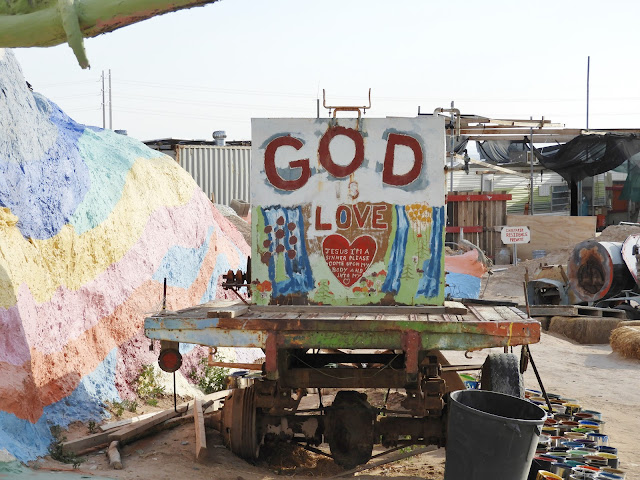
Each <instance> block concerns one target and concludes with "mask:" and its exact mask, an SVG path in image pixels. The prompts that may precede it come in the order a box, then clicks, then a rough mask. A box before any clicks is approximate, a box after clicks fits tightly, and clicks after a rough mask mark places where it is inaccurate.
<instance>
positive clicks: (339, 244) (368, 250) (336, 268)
mask: <svg viewBox="0 0 640 480" xmlns="http://www.w3.org/2000/svg"><path fill="white" fill-rule="evenodd" d="M376 250H377V246H376V241H375V240H374V239H373V237H371V236H369V235H362V236H360V237H358V238H356V239H355V240H354V241H353V243H351V244H349V240H347V239H346V238H344V237H343V236H342V235H339V234H337V233H335V234H333V235H329V236H328V237H327V238H325V239H324V241H323V242H322V253H323V255H324V259H325V261H326V262H327V265H328V266H329V270H331V273H333V275H334V276H335V277H336V278H337V279H338V281H339V282H340V283H342V284H343V285H344V286H345V287H350V286H351V285H353V284H354V283H356V282H357V281H358V280H360V278H362V275H364V272H365V271H366V270H367V268H369V265H371V262H372V261H373V258H374V257H375V254H376Z"/></svg>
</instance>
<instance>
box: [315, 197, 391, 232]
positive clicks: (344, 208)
mask: <svg viewBox="0 0 640 480" xmlns="http://www.w3.org/2000/svg"><path fill="white" fill-rule="evenodd" d="M387 207H388V205H385V204H382V205H371V204H365V203H356V204H354V205H340V206H339V207H338V208H337V209H336V226H337V227H338V228H339V229H341V230H345V229H346V230H349V229H351V227H352V226H354V225H356V226H358V227H359V228H364V227H365V226H368V227H370V228H373V229H376V230H387V228H388V227H389V225H388V224H387V223H386V222H385V220H384V213H385V212H386V210H387ZM315 227H316V230H333V225H332V224H330V223H322V207H321V206H317V207H316V222H315Z"/></svg>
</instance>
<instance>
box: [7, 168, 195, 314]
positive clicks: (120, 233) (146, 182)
mask: <svg viewBox="0 0 640 480" xmlns="http://www.w3.org/2000/svg"><path fill="white" fill-rule="evenodd" d="M196 188H197V186H196V183H195V181H194V180H193V179H192V178H191V176H190V175H189V174H188V173H187V172H186V171H185V170H183V169H182V168H180V167H179V166H178V165H177V164H176V163H175V161H173V160H171V159H170V158H167V157H159V158H154V159H139V160H137V161H136V162H135V163H134V164H133V166H132V167H131V169H130V170H129V172H128V174H127V179H126V182H125V185H124V188H123V190H122V196H121V198H120V200H119V201H118V203H117V204H116V206H115V208H114V209H113V210H112V211H111V213H110V214H109V216H108V217H107V219H106V220H105V221H104V222H102V223H101V224H100V225H98V226H97V227H95V228H93V229H91V230H89V231H87V232H85V233H83V234H82V235H77V234H76V232H75V229H74V228H73V227H72V226H71V225H69V224H67V225H65V226H64V227H63V228H62V229H61V230H60V232H59V233H58V234H57V235H56V236H55V237H52V238H49V239H46V240H33V239H29V240H26V239H25V238H24V237H23V236H22V234H21V233H20V230H18V228H17V227H16V222H17V217H16V216H15V215H13V214H12V213H11V212H10V211H9V209H7V208H2V209H0V237H1V238H2V240H1V242H0V308H9V307H11V306H13V305H15V303H16V292H17V289H18V287H19V286H20V285H22V284H27V286H28V287H29V290H30V291H31V294H32V295H33V297H34V299H35V301H36V302H38V303H42V302H45V301H47V300H49V299H50V298H51V296H52V295H53V293H54V291H55V290H56V289H58V288H59V287H61V286H63V287H66V288H68V289H72V290H76V289H78V288H79V287H81V286H82V285H84V284H85V283H87V282H89V281H91V280H93V279H94V278H95V277H96V276H97V275H98V274H99V273H101V272H103V271H105V270H106V269H107V268H108V267H109V266H110V265H112V264H113V263H116V262H118V261H119V260H120V259H121V258H122V257H123V256H124V255H125V254H126V253H127V252H128V251H129V250H130V249H131V248H132V247H133V245H134V244H135V243H136V242H137V241H138V239H139V238H140V237H141V235H142V233H143V231H144V229H145V227H146V225H147V223H148V219H149V216H150V215H151V214H152V213H153V212H154V211H156V210H157V209H158V208H160V207H175V206H180V205H184V204H186V203H188V202H189V200H190V199H191V198H192V196H193V194H194V190H195V189H196Z"/></svg>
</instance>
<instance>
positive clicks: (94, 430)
mask: <svg viewBox="0 0 640 480" xmlns="http://www.w3.org/2000/svg"><path fill="white" fill-rule="evenodd" d="M87 428H88V429H89V433H97V432H98V424H97V423H96V422H94V421H93V420H89V424H88V425H87Z"/></svg>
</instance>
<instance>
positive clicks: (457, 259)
mask: <svg viewBox="0 0 640 480" xmlns="http://www.w3.org/2000/svg"><path fill="white" fill-rule="evenodd" d="M444 269H445V270H446V271H447V272H451V273H465V274H467V275H473V276H474V277H478V278H480V277H482V275H484V274H485V273H487V267H485V266H484V264H483V263H482V262H480V261H479V260H478V251H477V250H469V251H468V252H466V253H463V254H462V255H445V257H444Z"/></svg>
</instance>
